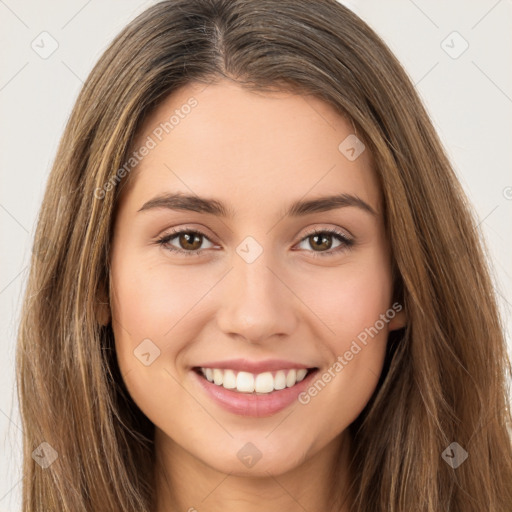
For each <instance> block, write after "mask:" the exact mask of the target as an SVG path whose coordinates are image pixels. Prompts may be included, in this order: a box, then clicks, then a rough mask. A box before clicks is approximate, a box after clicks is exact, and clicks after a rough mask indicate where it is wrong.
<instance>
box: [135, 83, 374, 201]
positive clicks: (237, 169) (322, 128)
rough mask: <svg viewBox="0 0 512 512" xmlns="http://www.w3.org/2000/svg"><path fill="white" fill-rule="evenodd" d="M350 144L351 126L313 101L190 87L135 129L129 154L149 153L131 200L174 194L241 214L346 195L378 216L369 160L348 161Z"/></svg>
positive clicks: (222, 86) (219, 86)
mask: <svg viewBox="0 0 512 512" xmlns="http://www.w3.org/2000/svg"><path fill="white" fill-rule="evenodd" d="M354 141H357V139H355V134H354V129H353V126H352V124H351V123H350V121H347V120H346V119H345V118H344V117H342V116H341V115H340V114H339V113H337V112H336V111H335V110H334V108H333V107H331V106H330V105H329V104H327V103H326V102H324V101H322V100H321V99H319V98H317V97H315V96H313V95H299V94H296V93H291V92H286V91H279V92H272V93H269V92H254V91H250V90H248V89H245V88H243V87H241V86H239V85H238V84H236V83H233V82H230V81H227V80H223V81H221V82H219V83H216V84H209V85H205V84H202V83H189V84H187V85H185V86H183V87H182V88H180V89H178V90H176V91H174V92H173V93H172V94H171V95H169V96H168V97H167V98H166V99H165V100H164V101H163V102H162V103H161V104H160V105H159V106H158V107H157V109H156V110H155V111H154V112H152V114H151V115H150V116H149V117H148V118H147V119H146V120H145V122H144V125H143V126H142V128H141V129H140V130H139V133H138V136H137V138H136V141H135V144H134V146H133V149H134V150H137V149H139V148H142V147H143V146H147V147H150V149H149V150H148V151H145V156H144V157H143V158H141V159H140V161H139V163H138V165H137V167H136V173H135V174H134V176H132V178H134V180H133V186H132V187H131V188H133V191H132V192H133V193H132V194H131V195H132V196H135V197H136V198H137V199H138V200H139V202H140V200H143V199H145V200H147V199H148V198H149V196H151V195H154V194H155V193H157V192H163V191H181V192H183V193H187V194H196V195H200V196H204V195H206V196H209V197H219V198H222V199H223V200H225V201H226V202H228V203H229V204H230V205H231V206H232V208H233V209H234V211H242V210H247V209H248V208H249V207H250V206H251V205H249V204H248V201H249V198H252V202H256V204H253V205H252V206H253V208H258V207H259V208H260V209H261V208H262V206H263V204H265V205H268V206H269V207H271V206H272V203H275V204H276V206H278V205H282V203H283V201H284V202H288V201H287V200H286V198H289V199H290V200H296V199H298V198H301V197H310V196H311V197H314V196H318V195H327V194H334V193H349V194H357V195H358V196H359V197H361V198H362V199H364V200H365V201H367V202H369V203H370V204H372V205H373V206H374V208H375V209H379V201H380V191H379V188H378V183H377V180H376V176H375V173H374V171H373V168H372V167H373V164H372V158H371V155H370V153H369V151H368V150H367V149H365V150H364V151H362V153H361V154H360V155H359V156H358V157H357V158H356V159H355V160H354V159H350V158H347V153H346V152H345V151H346V149H347V146H354ZM361 148H362V146H358V147H356V150H360V149H361ZM352 154H353V152H352V153H349V156H350V155H352ZM139 206H140V205H139Z"/></svg>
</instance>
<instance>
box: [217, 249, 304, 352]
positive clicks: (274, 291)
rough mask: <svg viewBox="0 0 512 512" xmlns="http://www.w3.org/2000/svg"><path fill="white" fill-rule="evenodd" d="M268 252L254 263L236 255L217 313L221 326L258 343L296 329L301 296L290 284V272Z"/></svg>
mask: <svg viewBox="0 0 512 512" xmlns="http://www.w3.org/2000/svg"><path fill="white" fill-rule="evenodd" d="M268 253H270V251H263V253H262V254H261V255H260V256H259V257H258V258H257V259H256V260H255V261H253V262H251V263H248V262H246V261H245V260H244V259H243V258H241V257H239V256H238V254H235V255H234V259H233V268H232V270H231V271H230V272H229V274H228V275H227V276H226V279H225V280H224V286H223V289H222V292H221V293H222V296H221V298H220V307H219V311H218V314H217V323H218V327H219V329H220V330H222V332H223V333H225V334H226V335H227V336H231V337H233V336H235V337H240V338H242V339H244V340H245V341H247V342H248V343H251V344H255V343H263V342H264V341H265V340H267V339H268V340H270V339H272V341H275V337H277V336H280V337H284V336H287V335H290V334H291V333H292V332H293V331H294V330H295V328H296V325H297V321H298V311H297V302H298V299H297V297H296V295H295V294H294V293H293V291H292V290H291V288H290V286H289V285H287V283H286V281H287V279H286V275H285V274H286V273H285V272H282V271H280V270H279V269H280V267H279V266H278V265H276V264H275V262H274V261H272V260H271V258H270V255H269V256H267V254H268Z"/></svg>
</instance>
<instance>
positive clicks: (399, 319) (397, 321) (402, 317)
mask: <svg viewBox="0 0 512 512" xmlns="http://www.w3.org/2000/svg"><path fill="white" fill-rule="evenodd" d="M406 325H407V315H406V313H405V310H404V309H402V310H401V311H398V312H397V313H396V314H395V316H394V317H393V318H392V319H391V320H390V321H389V324H388V326H389V330H390V331H396V330H397V329H402V327H405V326H406Z"/></svg>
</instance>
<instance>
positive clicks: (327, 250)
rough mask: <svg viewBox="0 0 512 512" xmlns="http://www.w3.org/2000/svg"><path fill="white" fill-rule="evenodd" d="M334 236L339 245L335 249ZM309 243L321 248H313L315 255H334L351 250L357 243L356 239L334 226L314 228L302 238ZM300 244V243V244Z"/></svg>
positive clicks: (303, 241)
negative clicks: (333, 246)
mask: <svg viewBox="0 0 512 512" xmlns="http://www.w3.org/2000/svg"><path fill="white" fill-rule="evenodd" d="M332 238H335V239H337V241H338V242H339V245H337V246H336V247H335V248H334V249H333V250H331V248H332V245H333V243H332ZM305 242H306V243H309V245H310V247H317V248H318V249H320V250H313V251H310V252H313V257H319V256H320V257H324V256H333V255H336V254H338V253H340V252H342V251H346V250H349V249H350V248H351V247H353V245H354V244H355V242H354V240H353V239H351V238H348V237H347V236H346V235H345V234H344V233H342V232H341V231H338V230H337V229H334V228H329V229H320V230H318V229H317V230H314V231H312V232H310V233H308V234H307V235H306V236H305V237H304V238H303V239H302V240H301V242H300V243H301V244H302V243H305ZM299 245H300V244H299ZM322 249H323V250H322Z"/></svg>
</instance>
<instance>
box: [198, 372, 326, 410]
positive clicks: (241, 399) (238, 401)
mask: <svg viewBox="0 0 512 512" xmlns="http://www.w3.org/2000/svg"><path fill="white" fill-rule="evenodd" d="M317 372H318V370H313V371H311V372H309V373H308V374H307V375H306V377H305V378H304V379H303V380H301V381H300V382H297V384H295V385H294V386H292V387H291V388H284V389H280V390H276V391H272V392H271V393H265V394H261V395H257V394H253V393H240V392H237V391H232V390H230V389H226V388H224V387H222V386H217V385H216V384H213V383H212V382H210V381H209V380H207V379H206V378H205V377H202V376H201V375H199V374H198V373H197V372H196V371H194V370H192V373H193V374H194V375H195V378H196V379H197V380H198V381H199V384H200V385H201V386H202V388H203V389H204V390H205V391H206V393H207V394H208V395H209V396H210V397H211V398H212V399H213V400H214V401H215V402H216V403H217V404H218V405H220V406H221V407H223V408H224V409H226V410H227V411H229V412H232V413H234V414H238V415H240V416H252V417H258V418H259V417H264V416H271V415H272V414H276V413H277V412H279V411H282V410H283V409H285V408H286V407H288V406H289V405H291V404H292V403H293V402H294V401H295V400H297V397H298V395H299V394H300V393H302V392H303V391H304V390H305V389H306V388H307V387H308V386H309V383H310V381H311V380H312V378H313V377H314V375H315V374H316V373H317Z"/></svg>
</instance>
